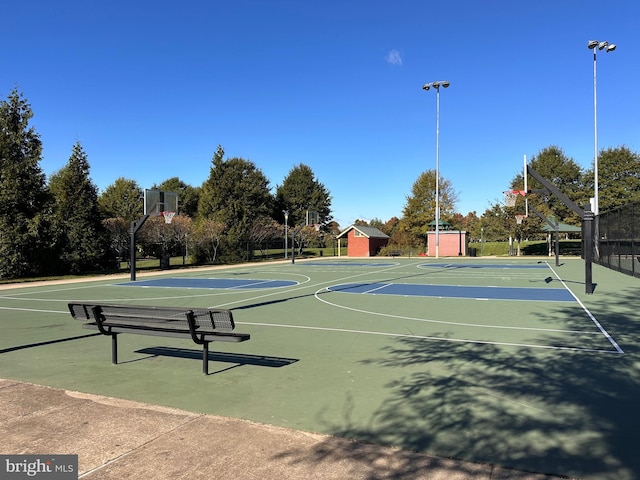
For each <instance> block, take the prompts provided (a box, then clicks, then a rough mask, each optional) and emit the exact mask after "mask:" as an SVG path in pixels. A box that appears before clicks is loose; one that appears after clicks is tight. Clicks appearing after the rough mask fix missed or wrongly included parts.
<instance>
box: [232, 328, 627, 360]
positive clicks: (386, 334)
mask: <svg viewBox="0 0 640 480" xmlns="http://www.w3.org/2000/svg"><path fill="white" fill-rule="evenodd" d="M236 324H237V325H256V326H261V327H276V328H296V329H300V330H320V331H326V332H341V333H357V334H362V335H378V336H384V337H399V338H418V339H424V340H437V341H445V342H454V343H475V344H481V345H499V346H507V347H525V348H536V349H545V350H563V351H573V352H589V353H607V354H617V352H614V351H612V350H602V349H596V348H578V347H559V346H553V345H532V344H527V343H512V342H496V341H491V340H468V339H462V338H446V337H435V336H429V335H415V334H408V333H391V332H374V331H370V330H355V329H349V328H332V327H310V326H306V325H283V324H279V323H261V322H236Z"/></svg>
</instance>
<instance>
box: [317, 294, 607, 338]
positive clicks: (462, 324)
mask: <svg viewBox="0 0 640 480" xmlns="http://www.w3.org/2000/svg"><path fill="white" fill-rule="evenodd" d="M322 290H325V291H326V292H329V293H339V292H334V291H333V290H328V289H327V288H326V287H325V288H322V289H320V290H318V291H317V292H316V293H315V297H316V299H317V300H319V301H321V302H322V303H325V304H327V305H330V306H332V307H336V308H341V309H343V310H349V311H351V312H356V313H365V314H367V315H375V316H378V317H387V318H395V319H399V320H412V321H414V322H423V323H439V324H443V325H455V326H458V327H473V328H496V329H501V330H522V331H536V332H549V333H574V334H580V335H600V333H599V332H590V331H583V330H556V329H550V328H539V327H512V326H508V325H478V324H476V323H464V322H451V321H447V320H431V319H428V318H416V317H405V316H403V315H396V314H394V313H382V312H374V311H370V310H362V309H360V308H354V307H347V306H345V305H339V304H337V303H333V302H329V301H328V300H325V299H324V298H320V297H319V294H320V292H321V291H322ZM434 298H435V297H434Z"/></svg>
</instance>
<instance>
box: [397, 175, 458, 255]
mask: <svg viewBox="0 0 640 480" xmlns="http://www.w3.org/2000/svg"><path fill="white" fill-rule="evenodd" d="M438 180H439V186H438V187H439V188H438V190H439V193H440V201H439V204H440V205H439V206H440V221H444V220H447V221H448V220H450V219H451V218H452V217H453V214H454V213H455V205H456V202H457V200H458V194H457V193H456V192H455V190H454V189H453V187H452V185H451V182H450V181H449V180H447V179H445V178H442V176H440V177H439V179H438ZM402 216H403V218H402V223H403V228H404V229H405V230H406V231H407V232H408V233H409V234H410V236H412V237H413V239H414V242H413V243H414V244H415V245H419V244H421V243H426V239H427V231H428V228H429V227H428V226H429V223H431V222H433V221H435V219H436V173H435V170H427V171H426V172H423V173H421V174H420V176H419V177H418V179H417V180H416V181H415V182H414V184H413V187H412V189H411V195H408V196H407V203H406V205H405V207H404V209H403V211H402Z"/></svg>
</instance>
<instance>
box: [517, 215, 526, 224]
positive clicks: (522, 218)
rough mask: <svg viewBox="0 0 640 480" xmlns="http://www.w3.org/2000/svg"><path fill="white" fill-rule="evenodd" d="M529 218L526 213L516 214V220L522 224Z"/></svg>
mask: <svg viewBox="0 0 640 480" xmlns="http://www.w3.org/2000/svg"><path fill="white" fill-rule="evenodd" d="M525 218H527V216H526V215H516V222H518V225H522V221H523V220H524V219H525Z"/></svg>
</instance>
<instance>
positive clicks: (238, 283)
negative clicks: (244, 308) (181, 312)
mask: <svg viewBox="0 0 640 480" xmlns="http://www.w3.org/2000/svg"><path fill="white" fill-rule="evenodd" d="M297 284H298V282H294V281H291V280H258V279H242V280H238V279H230V278H189V277H175V278H156V279H153V280H139V281H137V282H125V283H118V284H117V286H120V287H159V288H208V289H215V288H219V289H226V290H229V289H238V290H245V289H261V288H280V287H291V286H294V285H297Z"/></svg>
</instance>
